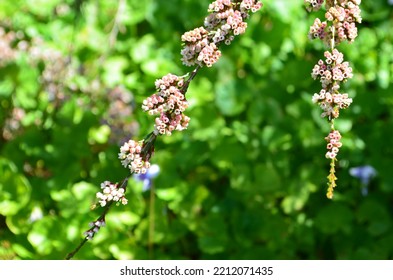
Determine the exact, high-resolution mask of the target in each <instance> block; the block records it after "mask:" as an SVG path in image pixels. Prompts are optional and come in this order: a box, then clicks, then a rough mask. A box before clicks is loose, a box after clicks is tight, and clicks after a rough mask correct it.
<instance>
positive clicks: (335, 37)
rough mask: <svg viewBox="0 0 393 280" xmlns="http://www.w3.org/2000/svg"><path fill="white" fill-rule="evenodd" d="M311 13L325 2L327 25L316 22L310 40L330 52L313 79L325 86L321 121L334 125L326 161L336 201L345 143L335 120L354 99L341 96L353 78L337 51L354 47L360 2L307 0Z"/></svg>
mask: <svg viewBox="0 0 393 280" xmlns="http://www.w3.org/2000/svg"><path fill="white" fill-rule="evenodd" d="M304 2H305V4H306V8H307V10H308V11H309V12H310V11H317V10H319V9H320V8H321V7H322V5H323V3H324V2H325V8H326V13H325V19H326V20H325V21H323V22H322V21H321V20H320V19H319V18H316V19H315V21H314V24H313V25H312V26H311V27H310V31H309V33H308V37H309V38H310V39H320V40H322V41H323V42H324V43H325V45H326V47H327V49H328V50H326V51H325V53H324V56H325V59H324V60H322V59H321V60H319V61H318V63H317V64H316V65H315V66H314V69H313V70H312V73H311V76H312V78H313V79H314V80H319V81H320V82H321V86H322V89H321V90H320V92H319V93H315V94H314V95H313V97H312V101H313V102H314V103H316V104H318V105H319V106H320V107H321V109H322V110H323V113H322V114H321V117H323V118H327V120H328V121H329V124H330V133H329V134H328V136H327V137H325V140H326V141H327V142H328V143H327V147H326V148H327V152H326V158H327V159H330V171H329V175H328V177H327V178H328V189H327V194H326V196H327V197H328V198H329V199H331V198H333V190H334V188H335V187H336V180H337V177H336V175H335V163H336V161H337V154H338V152H339V149H340V147H341V146H342V143H341V141H340V140H341V134H340V132H339V131H338V130H337V129H335V127H334V120H335V119H336V118H338V117H339V112H340V110H341V109H346V108H348V106H349V105H351V103H352V98H350V97H349V96H348V94H347V93H341V91H340V87H341V84H342V83H345V82H346V81H347V80H348V79H350V78H352V76H353V74H352V68H351V67H350V66H349V63H348V62H347V61H344V55H343V54H342V53H341V52H340V51H339V50H337V49H336V47H337V46H338V45H339V44H340V43H341V42H343V41H348V42H349V43H352V42H353V41H354V40H355V38H356V37H357V34H358V31H357V27H356V23H361V21H362V18H361V16H360V8H359V4H360V2H361V1H360V0H326V1H324V0H305V1H304Z"/></svg>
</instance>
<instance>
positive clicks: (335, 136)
mask: <svg viewBox="0 0 393 280" xmlns="http://www.w3.org/2000/svg"><path fill="white" fill-rule="evenodd" d="M325 140H326V141H327V142H328V144H327V146H326V148H327V149H328V151H327V152H326V158H329V159H333V158H335V157H336V156H337V154H338V151H339V148H340V147H341V146H342V143H341V142H340V140H341V134H340V132H339V131H338V130H332V131H331V132H330V133H329V135H328V136H326V137H325Z"/></svg>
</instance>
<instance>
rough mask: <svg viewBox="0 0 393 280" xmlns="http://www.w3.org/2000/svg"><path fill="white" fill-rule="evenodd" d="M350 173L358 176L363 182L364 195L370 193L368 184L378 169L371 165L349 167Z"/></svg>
mask: <svg viewBox="0 0 393 280" xmlns="http://www.w3.org/2000/svg"><path fill="white" fill-rule="evenodd" d="M349 174H351V175H352V176H353V177H355V178H358V179H359V180H360V182H362V190H361V192H362V195H363V196H366V195H368V184H369V183H370V180H371V179H372V178H373V177H374V176H375V175H377V171H376V170H375V169H374V167H372V166H371V165H364V166H357V167H352V168H350V169H349Z"/></svg>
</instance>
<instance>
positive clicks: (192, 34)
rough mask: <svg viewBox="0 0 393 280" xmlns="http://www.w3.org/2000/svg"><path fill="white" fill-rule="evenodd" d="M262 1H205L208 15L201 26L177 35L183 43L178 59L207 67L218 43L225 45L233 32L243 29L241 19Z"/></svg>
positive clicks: (216, 56)
mask: <svg viewBox="0 0 393 280" xmlns="http://www.w3.org/2000/svg"><path fill="white" fill-rule="evenodd" d="M261 7H262V3H261V2H259V1H255V0H243V1H239V0H238V1H231V0H217V1H214V2H213V3H211V4H210V5H209V9H208V12H209V15H208V16H207V17H206V18H205V21H204V26H201V27H198V28H195V29H194V30H191V31H188V32H186V33H184V34H183V35H182V37H181V39H182V41H183V42H184V47H183V49H182V50H181V55H182V62H183V63H184V64H185V65H187V66H193V65H195V64H196V65H199V66H207V67H211V66H212V65H213V64H214V63H216V62H217V61H218V59H219V58H220V56H221V52H220V50H219V49H218V47H219V45H220V44H221V43H222V42H224V43H225V44H226V45H229V44H230V43H231V42H232V41H233V39H234V38H235V36H237V35H240V34H243V33H244V32H245V31H246V28H247V23H246V22H245V20H246V19H247V18H248V17H249V16H250V12H252V13H255V12H256V11H258V10H259V9H260V8H261Z"/></svg>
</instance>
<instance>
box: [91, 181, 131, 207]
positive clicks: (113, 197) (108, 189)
mask: <svg viewBox="0 0 393 280" xmlns="http://www.w3.org/2000/svg"><path fill="white" fill-rule="evenodd" d="M101 189H102V192H98V193H97V194H96V196H97V198H98V199H99V201H98V203H99V204H100V205H101V207H104V206H105V205H106V204H107V203H108V202H110V201H115V202H117V201H120V202H121V204H123V205H125V204H127V202H128V201H127V199H126V198H125V197H124V191H125V190H124V188H119V185H118V184H117V183H116V184H113V183H111V182H109V181H105V182H103V183H102V184H101Z"/></svg>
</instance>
